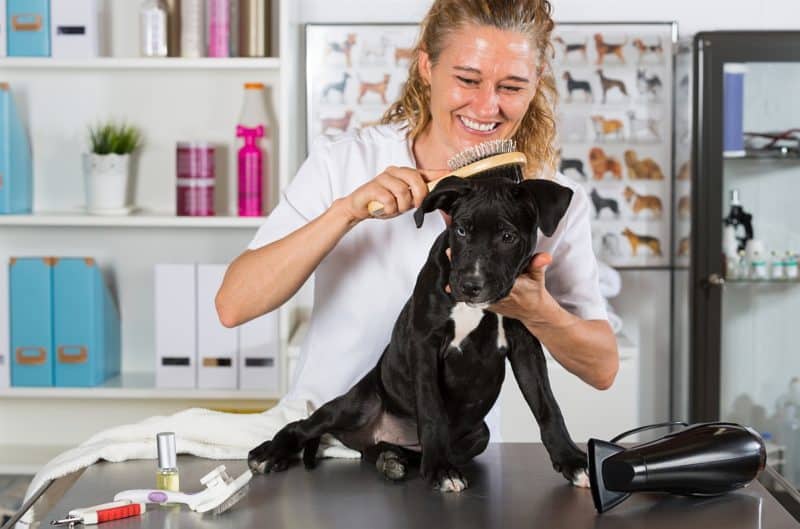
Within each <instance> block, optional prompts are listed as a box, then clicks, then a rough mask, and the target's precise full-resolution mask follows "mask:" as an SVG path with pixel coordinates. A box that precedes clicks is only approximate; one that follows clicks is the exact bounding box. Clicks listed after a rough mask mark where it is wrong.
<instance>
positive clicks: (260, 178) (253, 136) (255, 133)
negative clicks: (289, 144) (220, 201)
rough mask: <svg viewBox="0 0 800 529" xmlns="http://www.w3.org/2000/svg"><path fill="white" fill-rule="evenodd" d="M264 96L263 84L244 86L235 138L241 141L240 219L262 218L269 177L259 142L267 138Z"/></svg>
mask: <svg viewBox="0 0 800 529" xmlns="http://www.w3.org/2000/svg"><path fill="white" fill-rule="evenodd" d="M268 122H269V117H268V114H267V104H266V94H265V93H264V85H263V84H262V83H246V84H245V85H244V98H243V100H242V110H241V113H240V115H239V123H238V125H237V127H236V136H237V137H240V138H244V145H243V146H242V147H241V149H239V153H238V156H237V163H238V175H239V193H238V195H239V197H238V198H239V208H238V210H239V216H242V217H260V216H262V215H263V214H264V207H263V205H264V203H265V202H266V200H265V199H266V198H268V197H267V196H265V192H264V190H265V189H267V188H268V183H269V175H268V171H266V168H267V167H268V165H269V164H268V156H267V152H266V151H265V150H264V149H262V147H261V145H260V143H261V141H260V139H261V138H262V137H267V136H268V135H269V123H268Z"/></svg>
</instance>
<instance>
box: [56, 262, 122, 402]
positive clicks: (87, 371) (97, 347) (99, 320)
mask: <svg viewBox="0 0 800 529" xmlns="http://www.w3.org/2000/svg"><path fill="white" fill-rule="evenodd" d="M53 323H54V327H53V342H54V351H55V385H56V386H74V387H91V386H97V385H100V384H102V383H103V382H104V381H106V380H107V379H109V378H111V377H114V376H116V375H118V374H119V369H120V319H119V311H118V310H117V305H116V303H115V301H114V299H113V298H112V296H111V292H110V290H109V289H108V288H107V287H106V284H105V282H104V281H103V275H102V272H101V271H100V269H99V267H98V266H97V263H96V262H95V260H94V259H91V258H88V257H87V258H58V259H56V263H55V266H54V268H53Z"/></svg>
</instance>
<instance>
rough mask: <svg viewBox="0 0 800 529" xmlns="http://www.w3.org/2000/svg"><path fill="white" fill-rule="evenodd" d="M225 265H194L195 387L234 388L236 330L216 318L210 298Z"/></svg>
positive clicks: (215, 309) (235, 378) (237, 342)
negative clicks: (195, 283)
mask: <svg viewBox="0 0 800 529" xmlns="http://www.w3.org/2000/svg"><path fill="white" fill-rule="evenodd" d="M226 268H227V266H226V265H209V264H200V265H197V357H198V362H197V387H199V388H204V389H236V387H237V386H238V371H239V366H238V364H237V357H238V354H237V352H238V349H239V339H238V338H239V332H238V330H237V329H228V328H226V327H225V326H224V325H222V323H220V321H219V317H218V316H217V308H216V306H215V304H214V298H215V297H216V296H217V291H218V290H219V287H220V285H221V284H222V277H223V276H224V275H225V269H226Z"/></svg>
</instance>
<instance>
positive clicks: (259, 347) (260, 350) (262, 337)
mask: <svg viewBox="0 0 800 529" xmlns="http://www.w3.org/2000/svg"><path fill="white" fill-rule="evenodd" d="M280 348H281V344H280V330H279V328H278V311H277V310H274V311H272V312H270V313H269V314H265V315H264V316H261V317H259V318H256V319H254V320H251V321H249V322H247V323H245V324H243V325H241V326H239V389H254V390H263V391H270V392H272V393H274V394H276V395H277V394H278V392H279V391H280V364H279V359H280Z"/></svg>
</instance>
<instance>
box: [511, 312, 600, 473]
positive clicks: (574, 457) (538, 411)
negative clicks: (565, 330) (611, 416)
mask: <svg viewBox="0 0 800 529" xmlns="http://www.w3.org/2000/svg"><path fill="white" fill-rule="evenodd" d="M503 322H504V323H505V325H506V338H507V339H508V353H507V355H508V360H509V362H510V363H511V368H512V369H513V371H514V377H515V378H516V379H517V383H518V384H519V387H520V390H521V391H522V395H523V396H524V397H525V401H526V402H527V403H528V406H530V408H531V411H532V412H533V415H534V416H535V417H536V421H537V422H538V423H539V429H540V430H541V434H542V443H543V444H544V446H545V448H547V452H548V453H549V454H550V460H551V461H552V463H553V468H554V469H555V470H556V472H561V474H563V476H564V477H565V478H567V480H568V481H570V482H571V483H572V484H573V485H575V486H578V487H588V486H589V478H588V475H587V473H586V469H587V464H588V463H587V458H586V454H585V453H584V452H583V451H582V450H581V449H579V448H578V447H577V446H575V443H573V442H572V438H571V437H570V435H569V432H568V431H567V427H566V425H565V424H564V418H563V416H562V415H561V409H560V408H559V407H558V403H557V402H556V400H555V397H553V392H552V391H551V390H550V380H549V377H548V376H547V364H546V363H545V358H544V353H543V352H542V345H541V343H539V340H537V339H536V338H535V337H534V336H533V335H532V334H531V333H530V332H528V330H527V329H526V328H525V326H524V325H523V324H522V323H521V322H519V320H514V319H511V318H503Z"/></svg>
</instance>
